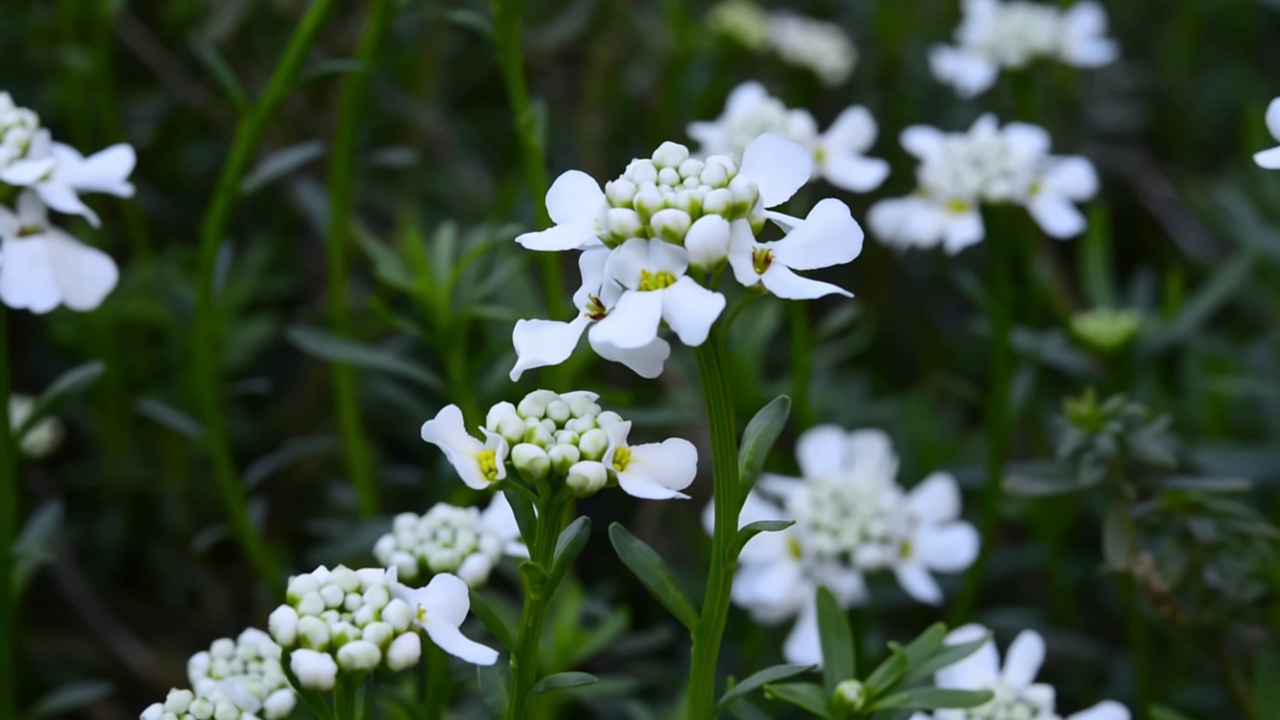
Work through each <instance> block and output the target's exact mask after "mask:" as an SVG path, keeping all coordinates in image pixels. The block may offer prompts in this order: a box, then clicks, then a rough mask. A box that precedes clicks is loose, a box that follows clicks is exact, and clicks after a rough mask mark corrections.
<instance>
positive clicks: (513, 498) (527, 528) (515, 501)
mask: <svg viewBox="0 0 1280 720" xmlns="http://www.w3.org/2000/svg"><path fill="white" fill-rule="evenodd" d="M508 485H510V483H508ZM502 494H503V495H506V496H507V504H508V505H510V506H511V513H512V514H513V515H515V516H516V525H518V526H519V527H520V537H522V538H524V541H525V543H531V542H532V541H533V539H534V538H535V537H537V536H538V535H537V530H538V514H537V513H536V512H535V511H534V509H533V501H532V500H530V499H529V496H528V495H526V494H524V493H522V492H520V491H519V490H517V489H515V487H514V486H511V487H508V488H506V489H505V490H503V491H502ZM530 549H531V550H532V548H530Z"/></svg>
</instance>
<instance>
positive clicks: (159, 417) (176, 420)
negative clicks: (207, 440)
mask: <svg viewBox="0 0 1280 720" xmlns="http://www.w3.org/2000/svg"><path fill="white" fill-rule="evenodd" d="M133 410H134V412H136V413H138V414H139V415H141V416H143V417H147V418H151V419H152V420H154V421H156V422H157V423H159V424H160V425H161V426H163V427H165V428H168V429H169V430H172V431H173V432H175V433H177V434H179V435H181V436H183V437H185V438H187V439H189V440H194V441H195V442H204V425H201V424H200V421H198V420H196V419H195V418H193V417H191V416H190V415H188V414H186V413H184V412H182V411H181V410H179V409H178V408H176V407H174V406H172V405H170V404H168V403H166V402H163V401H160V400H157V399H155V398H149V397H143V398H138V400H137V401H136V402H135V403H134V404H133Z"/></svg>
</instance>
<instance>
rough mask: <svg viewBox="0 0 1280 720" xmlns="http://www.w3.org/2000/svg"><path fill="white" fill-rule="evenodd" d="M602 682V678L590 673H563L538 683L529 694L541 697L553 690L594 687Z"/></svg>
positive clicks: (549, 676)
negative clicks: (584, 686)
mask: <svg viewBox="0 0 1280 720" xmlns="http://www.w3.org/2000/svg"><path fill="white" fill-rule="evenodd" d="M598 682H600V678H598V677H596V676H595V675H591V674H590V673H584V672H562V673H556V674H555V675H548V676H546V677H544V678H542V679H541V680H539V681H538V682H537V683H535V684H534V686H533V688H532V689H531V690H529V692H531V693H533V694H534V695H541V694H542V693H548V692H551V691H553V690H563V689H565V688H573V687H582V686H583V685H594V684H596V683H598Z"/></svg>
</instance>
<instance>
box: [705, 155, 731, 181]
mask: <svg viewBox="0 0 1280 720" xmlns="http://www.w3.org/2000/svg"><path fill="white" fill-rule="evenodd" d="M737 173H738V169H737V167H735V166H734V163H733V161H732V160H730V159H729V158H728V157H726V156H724V155H716V156H714V157H711V158H708V159H707V162H706V165H705V166H704V167H703V168H702V174H700V175H699V176H698V179H700V180H701V181H702V184H703V185H709V186H711V187H713V188H722V187H725V186H727V185H728V184H729V181H730V180H731V179H733V176H734V175H736V174H737Z"/></svg>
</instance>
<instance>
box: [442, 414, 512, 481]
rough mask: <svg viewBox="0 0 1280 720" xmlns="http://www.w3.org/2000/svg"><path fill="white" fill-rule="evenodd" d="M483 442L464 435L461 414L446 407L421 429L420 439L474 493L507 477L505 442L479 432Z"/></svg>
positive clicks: (484, 430)
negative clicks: (442, 457) (440, 455)
mask: <svg viewBox="0 0 1280 720" xmlns="http://www.w3.org/2000/svg"><path fill="white" fill-rule="evenodd" d="M480 432H482V433H484V435H485V441H484V442H480V441H479V440H477V439H476V438H474V437H471V436H470V435H468V434H467V429H466V426H465V425H464V423H463V419H462V410H461V409H459V408H458V406H457V405H447V406H445V407H443V408H441V409H440V412H438V413H436V416H435V417H434V418H432V419H431V420H428V421H426V422H425V423H423V425H422V439H423V441H425V442H429V443H431V444H432V445H435V446H436V447H438V448H440V450H441V451H442V452H443V453H444V455H445V457H446V458H447V459H448V460H449V463H450V464H451V465H453V468H454V470H456V471H457V473H458V475H459V477H461V478H462V481H463V482H464V483H466V484H467V487H470V488H472V489H475V490H484V489H486V488H488V487H489V486H490V485H491V484H492V483H495V482H498V481H500V480H503V479H505V478H506V477H507V466H506V459H507V452H508V446H507V441H506V440H505V439H503V438H502V436H500V435H497V434H495V433H492V432H490V431H488V430H486V429H485V428H480Z"/></svg>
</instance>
